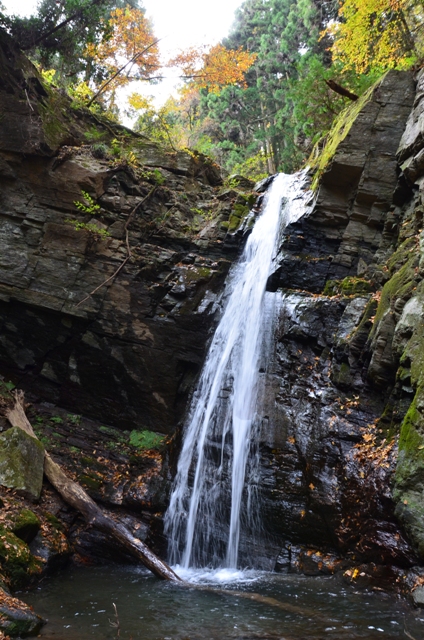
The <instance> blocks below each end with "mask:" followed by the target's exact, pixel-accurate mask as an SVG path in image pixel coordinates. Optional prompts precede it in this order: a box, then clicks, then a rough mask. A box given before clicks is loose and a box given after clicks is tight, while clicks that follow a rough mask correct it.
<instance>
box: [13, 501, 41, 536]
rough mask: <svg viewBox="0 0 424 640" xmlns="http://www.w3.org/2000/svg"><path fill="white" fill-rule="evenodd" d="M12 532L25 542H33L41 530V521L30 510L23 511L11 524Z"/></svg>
mask: <svg viewBox="0 0 424 640" xmlns="http://www.w3.org/2000/svg"><path fill="white" fill-rule="evenodd" d="M10 528H11V530H12V532H13V533H14V534H15V536H17V537H18V538H20V539H21V540H23V541H24V542H31V540H33V539H34V538H35V536H36V535H37V533H38V531H39V530H40V520H39V519H38V517H37V516H36V515H35V513H34V512H33V511H31V510H30V509H22V511H20V512H19V513H18V514H17V516H16V517H15V518H14V519H13V520H12V522H11V527H10Z"/></svg>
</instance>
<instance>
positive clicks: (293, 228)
mask: <svg viewBox="0 0 424 640" xmlns="http://www.w3.org/2000/svg"><path fill="white" fill-rule="evenodd" d="M414 94H415V91H414V84H413V79H412V76H411V74H410V73H407V72H397V71H392V72H389V73H388V74H387V75H386V76H385V77H384V78H383V80H382V81H381V83H380V84H378V85H377V86H376V87H375V88H374V90H373V93H372V95H371V97H370V99H369V100H368V102H366V101H365V103H364V104H363V106H362V108H361V110H360V111H359V113H358V115H357V117H356V118H355V119H354V120H353V121H352V123H351V124H350V128H349V133H348V134H347V135H346V137H345V138H344V139H342V141H341V142H340V143H339V144H338V146H337V147H336V149H335V153H334V155H333V157H331V158H330V159H329V162H328V164H327V166H326V169H325V172H324V173H323V175H322V177H321V180H320V184H319V191H318V196H317V200H316V203H315V206H314V209H313V211H312V213H311V214H310V215H309V216H308V217H306V218H305V217H304V218H301V219H300V220H299V221H298V222H296V223H294V224H292V225H289V227H288V228H287V229H286V231H285V237H284V239H283V244H282V249H281V258H280V262H279V267H278V269H277V270H276V273H275V274H274V276H273V277H272V288H274V289H275V288H276V287H278V286H281V287H286V288H296V289H306V290H308V291H312V292H315V293H319V292H321V291H323V289H324V285H325V282H326V281H327V280H342V279H343V278H345V277H346V276H357V275H358V270H359V271H361V272H362V271H363V268H364V267H363V265H369V264H370V263H371V262H372V261H373V257H374V254H375V252H376V250H377V249H378V248H379V245H380V242H381V240H382V233H383V229H384V223H385V216H386V213H387V211H388V210H389V208H390V205H391V202H392V194H393V189H394V187H395V185H396V182H397V173H396V169H397V160H396V152H397V148H398V145H399V141H400V139H401V136H402V134H403V130H404V127H405V122H406V119H407V117H408V115H409V112H410V108H411V106H412V103H413V99H414ZM324 156H325V151H324Z"/></svg>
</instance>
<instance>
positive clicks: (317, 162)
mask: <svg viewBox="0 0 424 640" xmlns="http://www.w3.org/2000/svg"><path fill="white" fill-rule="evenodd" d="M381 81H382V78H381V79H380V80H379V81H378V83H376V84H375V85H373V86H372V87H370V88H369V89H368V90H367V91H366V92H365V93H364V94H363V95H362V96H361V97H360V98H359V100H357V101H356V102H354V103H353V104H351V105H350V106H349V107H347V108H346V109H344V110H343V111H342V112H341V113H340V114H339V115H338V117H337V118H336V120H335V122H334V124H333V126H332V128H331V130H330V132H329V134H328V136H327V140H326V143H325V146H324V148H323V149H322V151H320V152H319V153H317V152H316V151H315V150H314V151H313V152H312V154H311V157H310V158H309V160H308V163H307V164H308V165H309V166H310V167H311V168H312V169H313V170H314V177H313V180H312V189H314V190H315V189H316V188H317V186H318V183H319V180H320V178H321V176H322V174H323V173H324V171H325V170H326V168H327V166H328V164H329V163H330V162H331V160H332V159H333V156H334V154H335V153H336V151H337V147H338V146H339V144H340V143H341V142H342V141H343V140H344V139H345V138H346V136H347V135H348V133H349V131H350V129H351V127H352V125H353V123H354V122H355V120H356V118H357V117H358V115H359V113H360V111H361V110H362V109H363V107H364V106H365V105H366V103H367V102H368V101H369V100H370V99H371V97H372V94H373V92H374V90H375V88H376V87H377V86H378V85H379V84H380V82H381Z"/></svg>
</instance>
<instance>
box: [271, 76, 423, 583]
mask: <svg viewBox="0 0 424 640" xmlns="http://www.w3.org/2000/svg"><path fill="white" fill-rule="evenodd" d="M421 82H422V80H421V77H420V79H419V83H418V88H419V90H420V85H421ZM361 100H362V102H361V103H359V104H356V105H355V106H354V107H353V108H352V110H351V111H350V112H348V113H347V114H346V115H344V116H342V117H341V118H340V119H339V121H338V123H337V124H336V127H335V131H334V132H333V133H332V134H330V139H329V140H328V142H327V147H326V148H324V150H323V153H322V156H321V158H320V159H319V162H318V165H319V166H318V171H319V172H321V173H322V175H321V179H320V184H319V190H318V192H317V197H316V203H315V206H314V208H313V210H312V212H311V213H310V215H308V216H307V217H303V218H302V219H301V220H299V221H298V222H297V223H295V224H293V225H291V226H290V227H288V228H287V229H286V231H285V237H284V239H283V243H282V246H281V251H280V258H279V266H278V268H277V269H276V271H275V273H274V274H273V275H272V276H271V277H270V280H269V286H268V288H269V290H270V292H274V293H270V294H269V295H275V296H279V297H280V302H279V306H280V312H279V314H278V317H277V320H276V322H277V329H276V334H275V355H274V357H273V359H272V361H271V362H270V364H269V367H268V372H267V374H266V377H267V381H266V402H265V407H264V410H263V415H264V417H263V427H262V436H261V437H262V452H263V459H264V464H263V477H262V480H261V486H262V494H263V502H264V520H265V527H266V530H267V531H268V532H269V533H270V535H271V538H272V539H274V540H275V539H277V540H281V539H284V538H285V539H286V544H285V550H283V553H282V554H281V556H280V559H279V561H278V563H280V564H281V565H283V566H287V565H288V566H291V567H297V568H301V569H303V570H306V571H311V572H319V571H324V572H332V571H334V570H335V568H337V566H339V567H340V566H343V567H344V568H345V569H346V567H347V566H348V565H349V563H350V565H351V566H359V565H361V566H362V565H363V569H364V570H363V571H361V572H358V571H357V572H356V573H355V571H354V570H352V571H351V570H349V569H347V573H346V575H347V576H348V577H349V576H352V575H353V576H354V577H355V578H356V576H357V575H360V573H362V574H363V576H366V578H363V580H365V579H366V580H369V579H370V576H371V578H372V577H373V576H374V577H375V576H378V577H379V579H381V577H382V575H383V574H384V573H386V574H387V573H388V572H389V573H390V571H392V569H390V571H389V569H388V567H389V566H391V567H392V568H393V567H394V569H393V571H394V574H392V573H390V575H391V576H392V579H393V581H395V582H397V583H398V584H401V582H402V580H403V577H402V576H403V572H404V569H405V568H407V567H411V566H412V565H414V564H415V563H416V562H417V555H416V554H418V555H419V556H420V557H421V558H423V555H422V553H423V552H422V547H421V545H422V543H421V541H420V536H422V533H421V532H420V533H419V534H418V530H419V529H420V527H421V531H422V524H421V520H420V518H422V516H421V513H422V511H421V507H419V506H418V502H419V501H420V500H422V497H421V494H420V491H421V489H420V486H421V485H420V484H419V477H421V476H420V474H421V473H422V467H421V462H420V461H421V457H422V455H424V454H421V448H420V446H418V445H420V444H421V438H422V436H421V435H420V424H421V423H420V422H418V423H416V424H414V425H413V424H412V423H413V420H421V417H420V413H419V412H420V409H419V391H420V384H421V382H420V380H421V378H420V376H421V375H422V374H421V373H418V371H419V370H421V362H422V360H420V357H421V356H420V355H419V354H418V351H419V349H420V348H422V342H420V340H421V339H422V337H421V336H422V300H421V297H420V293H419V292H420V284H419V283H420V282H421V280H422V275H423V274H422V271H421V265H420V254H419V248H420V246H421V245H420V238H421V235H420V233H421V229H422V204H421V200H420V195H419V189H418V188H417V187H415V186H412V180H415V181H417V180H418V181H419V179H420V178H419V177H420V175H421V174H420V173H419V172H420V171H421V169H420V166H421V165H420V157H421V156H420V153H421V151H420V150H421V148H422V124H421V120H420V115H419V114H418V113H417V109H420V108H421V109H422V107H421V106H420V105H421V104H422V103H421V97H420V93H418V98H415V85H414V82H413V78H412V75H411V74H409V73H405V72H390V73H389V74H388V75H386V76H385V78H384V79H383V80H382V81H381V82H380V83H379V84H378V85H377V86H376V87H374V88H373V89H372V91H371V92H370V93H369V94H368V95H366V96H365V97H363V98H362V99H361ZM414 100H416V106H415V108H414V111H413V114H412V116H411V117H410V120H409V124H408V127H407V129H406V133H405V134H404V130H405V123H406V122H407V120H408V117H409V114H410V110H411V107H412V106H413V103H414ZM402 136H403V137H402ZM399 144H400V147H399ZM398 148H399V151H398ZM397 153H398V154H399V155H398V156H397ZM408 155H409V156H410V157H409V159H408V160H405V158H406V157H407V156H408ZM399 158H400V160H401V162H403V163H404V165H403V173H401V170H400V168H399ZM319 163H321V164H319ZM408 170H409V173H408ZM419 184H420V183H419V182H418V183H417V186H418V185H419ZM417 387H418V395H417V396H416V399H415V400H414V402H413V404H412V405H411V408H410V409H409V411H408V408H409V405H410V403H411V400H412V398H413V397H414V393H415V389H416V388H417ZM407 411H408V413H406V412H407ZM405 414H406V418H405V421H404V422H403V425H402V421H403V419H404V416H405ZM405 425H407V426H405ZM406 429H408V435H406V431H405V430H406ZM399 432H401V436H400V445H399V447H400V454H399V461H397V457H398V453H397V447H398V438H399ZM408 438H409V440H408ZM412 447H414V451H412ZM396 465H397V471H396V473H395V469H396ZM394 483H395V487H396V490H395V499H394V497H393V493H392V488H393V484H394ZM405 492H406V493H405ZM411 493H413V495H414V499H413V498H412V496H411ZM405 496H406V497H405ZM411 503H413V505H411ZM396 504H397V505H398V506H397V507H396ZM397 515H400V516H401V518H402V520H403V522H404V524H405V525H406V530H405V528H404V527H403V526H402V525H401V524H400V523H399V521H398V518H397ZM299 544H300V545H306V546H307V547H309V551H308V552H306V551H305V550H303V551H302V550H301V549H299V547H297V548H296V545H299ZM283 546H284V545H283ZM314 548H316V549H319V550H321V551H319V552H318V555H317V556H315V555H314V552H313V551H312V550H313V549H314ZM311 549H312V550H311ZM322 552H326V553H327V554H329V555H328V556H327V561H326V562H325V561H324V557H323V555H322ZM334 554H335V555H334ZM341 556H344V557H345V560H344V561H343V562H341V561H340V557H341ZM337 557H338V558H339V559H338V560H336V558H337ZM346 558H347V560H346ZM340 562H341V564H340ZM346 562H347V564H346ZM370 563H371V564H370ZM377 565H380V567H379V568H377ZM383 566H385V569H383V568H382V567H383ZM364 567H365V568H364ZM401 574H402V576H401ZM360 580H361V579H360Z"/></svg>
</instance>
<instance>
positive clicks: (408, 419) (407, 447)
mask: <svg viewBox="0 0 424 640" xmlns="http://www.w3.org/2000/svg"><path fill="white" fill-rule="evenodd" d="M422 427H423V418H422V416H421V414H420V412H419V411H418V409H417V396H415V398H414V400H413V401H412V403H411V405H410V407H409V409H408V411H407V413H406V416H405V418H404V420H403V422H402V427H401V430H400V438H399V451H407V452H408V454H412V455H413V456H414V457H417V456H418V457H419V458H420V459H421V460H422V461H423V463H424V446H423V447H422V445H424V437H423V435H422V434H421V433H420V432H419V429H420V428H422ZM420 447H422V449H420Z"/></svg>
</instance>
